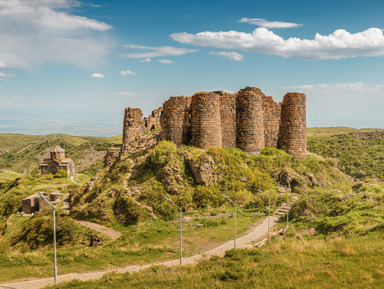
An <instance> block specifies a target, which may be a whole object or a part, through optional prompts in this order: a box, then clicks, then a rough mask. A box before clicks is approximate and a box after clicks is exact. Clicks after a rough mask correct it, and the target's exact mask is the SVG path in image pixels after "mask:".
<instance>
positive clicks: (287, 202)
mask: <svg viewBox="0 0 384 289" xmlns="http://www.w3.org/2000/svg"><path fill="white" fill-rule="evenodd" d="M288 214H289V191H288V190H287V228H288V220H289V218H288Z"/></svg>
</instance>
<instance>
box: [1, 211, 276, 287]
mask: <svg viewBox="0 0 384 289" xmlns="http://www.w3.org/2000/svg"><path fill="white" fill-rule="evenodd" d="M278 220H279V216H271V220H270V222H271V227H272V226H274V225H275V224H276V223H277V222H278ZM102 233H103V234H104V233H105V232H102ZM267 233H268V217H267V218H265V220H264V221H263V222H262V223H261V224H260V225H259V226H257V227H255V228H254V229H253V230H252V231H251V232H250V233H248V234H247V235H245V236H243V237H240V238H237V239H236V248H252V247H254V246H255V245H256V242H257V241H260V240H261V239H262V241H261V242H263V241H264V242H265V238H266V237H267ZM233 243H234V242H233V240H232V241H229V242H227V243H225V244H223V245H221V246H219V247H216V248H214V249H212V250H209V251H207V252H205V253H202V254H198V255H194V256H191V257H187V258H183V260H182V263H183V265H190V264H196V263H197V262H198V261H200V260H202V259H204V258H208V257H210V256H213V255H217V256H224V254H225V251H227V250H230V249H232V248H233V245H234V244H233ZM179 264H180V259H176V260H171V261H165V262H155V263H151V264H146V265H143V266H138V265H132V266H127V267H122V268H118V269H112V270H107V271H99V272H90V273H71V274H65V275H61V276H58V282H59V283H60V282H68V281H71V280H74V279H78V280H82V281H86V280H94V279H100V278H102V277H103V276H104V275H105V274H107V273H110V272H113V271H115V272H118V273H126V272H130V273H133V272H138V271H140V270H142V269H146V268H149V267H151V266H152V265H164V266H167V267H171V266H177V265H179ZM48 285H51V286H52V285H53V278H45V279H36V280H31V281H24V282H14V283H3V284H0V288H4V289H38V288H43V287H45V286H48Z"/></svg>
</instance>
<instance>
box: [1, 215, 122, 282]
mask: <svg viewBox="0 0 384 289" xmlns="http://www.w3.org/2000/svg"><path fill="white" fill-rule="evenodd" d="M75 221H76V222H77V223H79V224H80V225H83V226H86V227H88V228H90V229H92V230H94V231H96V232H99V233H101V234H104V235H106V236H108V237H110V238H111V239H112V240H113V241H115V240H116V239H118V238H120V236H121V235H122V234H121V233H120V232H118V231H116V230H114V229H111V228H108V227H105V226H103V225H99V224H96V223H92V222H88V221H80V220H75ZM0 288H1V287H0Z"/></svg>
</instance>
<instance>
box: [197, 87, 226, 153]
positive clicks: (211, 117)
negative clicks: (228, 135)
mask: <svg viewBox="0 0 384 289" xmlns="http://www.w3.org/2000/svg"><path fill="white" fill-rule="evenodd" d="M191 111H192V112H191V128H192V141H191V144H192V145H194V146H196V147H200V148H209V147H222V135H221V117H220V97H219V96H218V95H217V94H216V93H208V92H199V93H196V94H194V95H193V96H192V103H191Z"/></svg>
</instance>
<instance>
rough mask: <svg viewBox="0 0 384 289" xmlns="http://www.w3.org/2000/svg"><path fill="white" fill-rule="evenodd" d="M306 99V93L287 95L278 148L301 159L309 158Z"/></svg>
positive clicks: (282, 110)
mask: <svg viewBox="0 0 384 289" xmlns="http://www.w3.org/2000/svg"><path fill="white" fill-rule="evenodd" d="M305 102H306V97H305V94H304V93H287V94H286V95H285V96H284V99H283V102H282V103H281V123H280V133H279V143H278V147H279V148H280V149H282V150H284V151H286V152H287V153H289V154H291V155H294V156H296V157H298V158H300V159H305V158H306V156H307V121H306V105H305Z"/></svg>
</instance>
